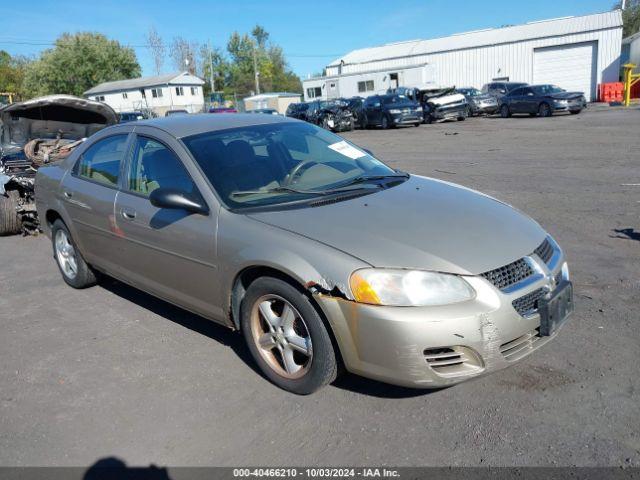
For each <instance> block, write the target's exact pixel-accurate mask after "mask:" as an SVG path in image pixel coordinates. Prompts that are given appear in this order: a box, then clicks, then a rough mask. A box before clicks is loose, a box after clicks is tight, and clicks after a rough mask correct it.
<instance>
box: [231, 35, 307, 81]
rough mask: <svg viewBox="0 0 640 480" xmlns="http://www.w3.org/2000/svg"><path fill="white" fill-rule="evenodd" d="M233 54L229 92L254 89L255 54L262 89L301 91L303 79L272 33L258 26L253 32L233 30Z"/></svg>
mask: <svg viewBox="0 0 640 480" xmlns="http://www.w3.org/2000/svg"><path fill="white" fill-rule="evenodd" d="M227 52H228V53H229V55H230V57H231V58H230V62H229V68H228V70H229V75H228V77H227V78H228V83H226V87H227V88H226V89H225V90H226V91H228V92H238V93H248V92H251V91H254V90H255V76H254V55H255V59H256V62H255V63H256V64H257V67H258V72H259V73H260V90H261V91H263V92H269V91H292V92H301V91H302V82H301V81H300V78H299V77H298V76H297V75H296V74H295V73H293V72H292V71H291V70H290V69H289V66H288V64H287V61H286V58H285V56H284V52H283V51H282V48H280V47H279V46H278V45H275V44H273V43H271V42H270V41H269V33H268V32H267V31H266V30H265V29H264V28H263V27H261V26H260V25H256V26H255V27H254V28H253V29H252V31H251V35H247V34H244V35H240V34H239V33H238V32H234V33H233V34H232V35H231V37H229V41H228V42H227Z"/></svg>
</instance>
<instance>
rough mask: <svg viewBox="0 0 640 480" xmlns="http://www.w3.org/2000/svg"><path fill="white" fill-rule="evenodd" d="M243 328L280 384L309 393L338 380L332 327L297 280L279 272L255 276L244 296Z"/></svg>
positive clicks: (263, 364)
mask: <svg viewBox="0 0 640 480" xmlns="http://www.w3.org/2000/svg"><path fill="white" fill-rule="evenodd" d="M241 328H242V333H243V334H244V338H245V341H246V342H247V346H248V347H249V351H250V352H251V355H252V356H253V359H254V360H255V362H256V363H257V364H258V367H260V370H261V371H262V372H263V373H264V375H265V376H266V377H267V378H268V379H269V380H271V381H272V382H273V383H274V384H276V385H277V386H278V387H280V388H282V389H284V390H287V391H289V392H293V393H296V394H299V395H308V394H310V393H313V392H315V391H316V390H318V389H320V388H322V387H323V386H325V385H327V384H329V383H331V382H332V381H333V380H335V378H336V376H337V372H338V362H337V360H336V355H335V352H334V349H333V345H332V343H331V337H330V336H329V332H328V331H327V328H326V327H325V325H324V322H323V321H322V319H321V318H320V315H319V313H318V311H317V310H316V308H315V307H314V305H313V304H312V303H311V301H310V299H309V298H308V297H307V296H306V295H304V293H302V292H300V291H299V290H298V289H297V288H295V287H294V286H293V285H291V284H289V283H287V282H285V281H283V280H280V279H278V278H273V277H262V278H259V279H257V280H255V281H254V282H253V283H252V284H251V285H250V286H249V288H248V289H247V293H246V295H245V297H244V299H243V300H242V307H241Z"/></svg>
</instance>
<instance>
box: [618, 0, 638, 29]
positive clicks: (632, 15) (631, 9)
mask: <svg viewBox="0 0 640 480" xmlns="http://www.w3.org/2000/svg"><path fill="white" fill-rule="evenodd" d="M613 8H614V9H619V8H622V3H621V2H618V3H616V4H615V5H614V6H613ZM622 22H623V27H622V37H623V38H626V37H629V36H631V35H633V34H634V33H638V32H640V0H627V2H626V6H625V8H624V10H622Z"/></svg>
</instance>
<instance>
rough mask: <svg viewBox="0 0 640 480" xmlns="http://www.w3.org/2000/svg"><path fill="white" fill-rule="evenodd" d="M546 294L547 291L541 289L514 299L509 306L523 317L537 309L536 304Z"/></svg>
mask: <svg viewBox="0 0 640 480" xmlns="http://www.w3.org/2000/svg"><path fill="white" fill-rule="evenodd" d="M546 294H547V289H546V288H544V287H542V288H538V289H536V290H534V291H533V292H529V293H527V294H526V295H523V296H522V297H519V298H516V299H515V300H514V301H513V302H511V305H513V308H515V309H516V312H518V313H519V314H520V315H522V316H523V317H524V316H525V315H527V314H531V313H533V312H535V311H536V310H537V309H538V303H539V302H540V299H542V298H543V297H544V296H545V295H546Z"/></svg>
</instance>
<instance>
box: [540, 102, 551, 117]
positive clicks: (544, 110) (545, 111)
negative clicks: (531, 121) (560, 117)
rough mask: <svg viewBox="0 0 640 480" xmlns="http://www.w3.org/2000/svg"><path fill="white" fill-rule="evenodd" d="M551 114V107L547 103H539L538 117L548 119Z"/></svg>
mask: <svg viewBox="0 0 640 480" xmlns="http://www.w3.org/2000/svg"><path fill="white" fill-rule="evenodd" d="M552 114H553V111H552V110H551V107H550V106H549V104H548V103H541V104H540V106H539V107H538V115H540V116H541V117H550V116H551V115H552Z"/></svg>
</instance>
